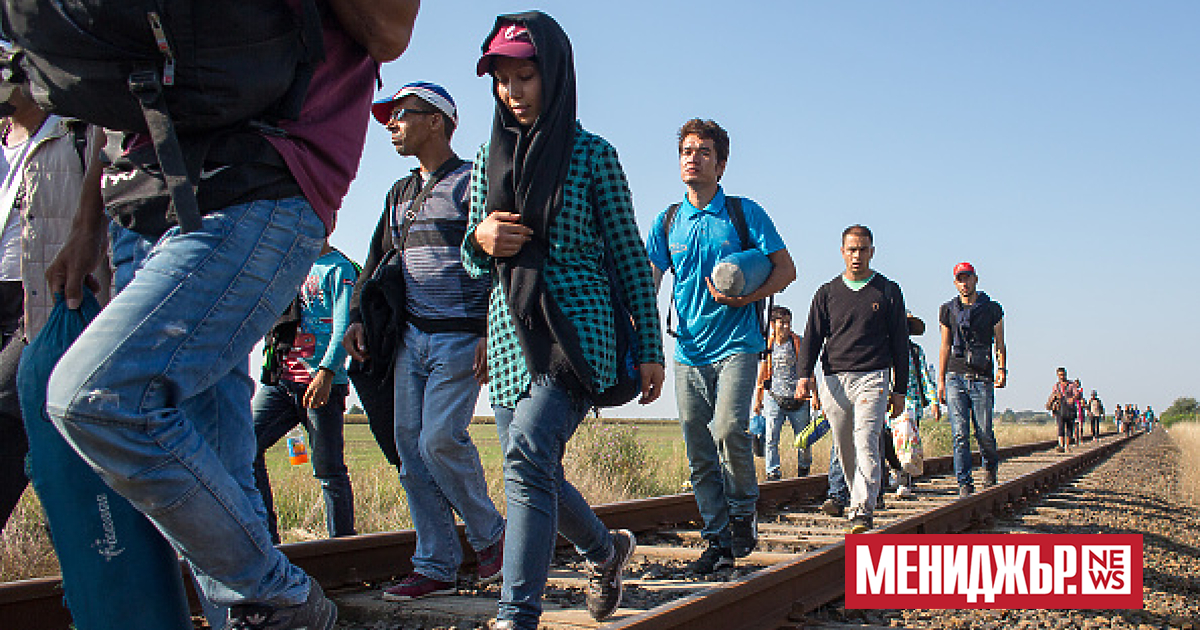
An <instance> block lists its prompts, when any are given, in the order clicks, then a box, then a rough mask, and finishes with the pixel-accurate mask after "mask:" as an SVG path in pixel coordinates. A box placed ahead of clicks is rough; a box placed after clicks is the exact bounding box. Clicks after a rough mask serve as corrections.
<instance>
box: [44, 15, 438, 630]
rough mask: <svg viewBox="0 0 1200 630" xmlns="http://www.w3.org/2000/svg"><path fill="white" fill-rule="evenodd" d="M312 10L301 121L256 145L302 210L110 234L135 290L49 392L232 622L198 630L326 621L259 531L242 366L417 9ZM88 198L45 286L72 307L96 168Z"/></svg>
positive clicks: (293, 207)
mask: <svg viewBox="0 0 1200 630" xmlns="http://www.w3.org/2000/svg"><path fill="white" fill-rule="evenodd" d="M293 4H297V3H293ZM317 4H318V7H319V8H320V9H327V10H322V11H321V13H322V15H323V18H322V19H323V22H322V33H323V36H324V42H323V43H324V50H325V57H324V60H323V61H322V62H321V64H320V65H319V66H318V67H317V69H316V71H315V73H314V75H313V77H312V82H311V83H310V85H309V90H308V97H307V98H306V101H305V103H304V105H303V107H302V109H301V112H300V116H299V117H298V120H295V121H290V122H285V123H282V124H281V127H282V128H283V130H285V131H286V132H287V135H286V137H278V138H277V137H273V136H272V137H269V138H267V140H268V141H269V142H270V143H271V146H272V147H273V148H274V150H275V151H277V152H278V154H279V156H280V157H281V158H282V161H283V162H284V164H286V170H287V175H290V177H291V179H293V180H294V186H292V187H291V190H292V191H295V190H297V189H298V190H299V192H301V193H302V194H301V195H295V194H294V192H293V193H292V196H288V197H287V198H271V197H272V196H278V194H279V193H276V195H265V194H254V193H252V194H250V195H248V196H247V198H248V199H249V200H248V201H247V200H244V199H243V200H239V202H238V203H234V204H233V205H229V206H227V207H223V208H221V209H219V210H216V211H214V212H210V213H208V214H207V215H206V216H205V217H204V221H203V224H202V226H201V227H200V228H199V229H196V230H193V231H190V232H188V233H186V234H184V233H181V232H179V231H178V230H176V229H172V230H169V231H167V232H166V234H164V235H163V236H162V237H161V238H159V239H147V238H146V237H143V236H141V235H138V234H133V233H129V232H127V231H126V232H124V233H118V238H119V239H121V241H122V242H120V243H115V245H122V244H124V245H131V247H130V249H132V250H136V251H138V252H141V254H140V255H135V256H132V257H131V259H130V260H128V261H126V264H128V265H129V266H131V267H132V268H134V269H137V274H136V275H134V276H132V280H131V281H130V282H129V284H128V285H127V286H126V287H125V288H124V289H123V290H122V292H121V295H120V296H119V299H118V300H116V301H114V303H113V304H111V305H110V307H109V308H106V309H105V310H104V311H102V312H101V313H100V315H99V316H98V317H97V318H96V319H95V320H94V321H93V322H92V323H91V325H90V326H89V327H88V328H87V329H86V330H85V331H84V332H83V334H82V335H81V336H80V337H79V338H78V339H77V340H76V341H75V344H74V345H73V346H72V347H71V349H70V350H69V351H68V352H67V353H66V355H64V357H63V359H62V360H61V361H60V362H59V363H58V367H57V368H56V369H55V371H54V373H53V375H52V376H51V378H50V384H49V388H48V395H47V405H46V407H47V411H48V412H49V414H50V416H51V418H52V420H53V421H54V424H55V425H56V427H57V428H58V429H59V431H60V432H61V433H62V434H63V437H64V438H65V439H66V440H67V442H69V443H70V444H71V445H72V447H73V448H74V449H75V450H76V451H78V452H80V453H81V454H82V455H83V456H84V458H85V459H87V460H88V461H89V463H91V464H92V466H93V467H95V468H96V469H97V472H99V474H100V475H101V476H102V477H103V478H104V479H105V481H106V482H107V483H108V484H109V485H110V486H112V488H113V489H114V490H116V491H117V492H119V493H120V494H121V495H122V496H124V497H125V498H126V499H128V500H129V502H130V503H131V504H132V505H134V506H135V507H136V508H137V509H139V510H141V511H142V512H143V513H145V515H146V517H147V518H148V519H150V520H151V521H152V522H153V523H154V524H155V526H156V527H157V528H158V529H159V530H160V531H162V532H163V533H164V534H165V535H166V536H167V537H168V538H169V539H170V540H171V541H172V542H173V543H174V545H175V547H176V548H177V549H178V550H179V552H180V553H181V554H182V555H183V557H184V558H186V559H187V561H188V562H189V564H191V566H192V570H193V573H194V574H195V575H196V576H197V584H198V585H199V587H200V590H201V591H202V592H203V595H204V596H205V598H206V599H207V600H208V601H209V602H211V603H213V604H216V605H218V606H222V607H228V608H229V614H228V623H227V624H225V623H224V622H223V621H221V620H210V621H214V622H215V623H214V625H218V626H222V625H223V626H224V627H226V628H239V629H241V628H262V629H264V630H265V629H271V630H283V629H287V628H310V629H312V630H327V629H329V628H332V627H333V624H334V621H335V620H336V617H337V610H336V608H335V607H334V605H333V603H332V602H331V601H329V599H328V598H326V597H325V596H324V594H323V593H322V591H321V588H320V586H319V585H317V583H316V581H314V580H311V579H310V578H309V577H308V576H307V575H306V574H305V573H304V572H303V571H302V570H300V569H299V568H298V567H296V566H295V565H293V564H292V563H291V562H289V561H288V559H287V558H286V557H285V556H284V555H283V554H282V553H281V552H280V551H279V550H278V549H276V548H275V547H274V546H273V545H272V544H271V539H270V536H269V535H268V533H267V527H266V523H265V520H264V519H263V504H262V500H261V498H260V497H259V496H258V494H257V492H256V491H255V490H254V480H253V476H252V473H251V462H252V460H253V457H254V432H253V428H252V427H253V424H252V420H251V413H250V395H251V393H252V391H253V387H252V384H251V382H250V381H249V378H248V376H247V374H246V373H247V364H248V356H249V353H250V351H251V349H252V348H253V347H254V344H255V343H257V342H258V340H259V339H261V338H262V337H263V335H264V334H265V333H266V332H267V330H268V329H269V328H270V327H271V324H272V323H273V322H274V321H275V318H276V317H277V316H278V315H279V313H281V312H283V310H284V308H285V307H286V306H287V305H288V303H289V302H290V301H291V300H292V298H293V297H294V296H295V294H296V290H297V288H298V287H299V285H300V282H301V280H303V278H304V276H305V274H306V273H307V272H308V269H309V268H310V267H311V266H312V263H313V261H314V260H316V258H317V255H318V253H319V252H320V249H321V245H322V243H323V241H324V239H325V237H326V236H328V234H329V233H330V232H331V231H332V230H333V226H334V219H335V212H336V209H337V208H338V206H340V205H341V199H342V197H343V196H344V195H345V192H346V190H347V189H348V188H349V185H350V181H351V180H352V179H353V178H354V175H355V173H356V171H357V169H358V162H359V158H360V157H361V153H362V147H363V139H364V138H365V135H366V127H367V123H368V121H369V112H370V106H371V97H372V90H373V88H374V80H375V76H376V70H377V68H378V64H379V63H380V62H386V61H390V60H392V59H394V58H396V57H398V56H399V55H400V54H401V53H402V52H403V51H404V49H405V48H406V47H407V46H408V41H409V37H410V36H411V31H412V25H413V22H414V21H415V19H416V13H417V8H418V6H419V1H418V0H318V3H317ZM207 167H209V165H206V168H207ZM230 168H237V167H236V166H232V167H230ZM202 181H203V180H202ZM87 182H88V183H89V186H90V187H89V190H88V191H86V192H85V195H84V197H83V199H82V200H81V204H80V209H79V214H78V216H77V218H76V220H75V223H74V225H73V227H72V232H71V234H70V236H69V237H68V240H67V244H66V246H65V247H64V248H63V254H60V256H59V258H58V259H56V260H55V261H54V262H53V263H52V264H51V266H50V268H49V270H48V271H47V274H46V275H47V279H48V281H49V283H50V287H51V290H53V291H63V292H64V293H65V295H66V297H67V302H68V304H69V305H72V307H77V306H78V304H79V302H80V296H81V292H82V290H81V285H82V283H83V279H84V277H85V275H86V273H87V271H90V270H91V269H93V268H94V267H95V264H96V261H97V260H98V259H99V256H100V251H101V247H102V245H103V243H104V233H103V226H104V224H105V223H106V221H105V219H104V213H103V208H102V205H101V202H100V198H99V182H100V173H99V171H98V169H92V170H90V171H89V173H88V179H87ZM276 190H277V189H276ZM138 239H142V241H143V242H141V243H138V242H137V241H138ZM113 587H114V588H125V585H113Z"/></svg>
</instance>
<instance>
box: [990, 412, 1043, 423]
mask: <svg viewBox="0 0 1200 630" xmlns="http://www.w3.org/2000/svg"><path fill="white" fill-rule="evenodd" d="M999 420H1000V422H1009V423H1018V424H1045V423H1047V422H1053V421H1054V418H1052V417H1051V416H1050V414H1049V413H1047V412H1045V411H1013V410H1012V409H1005V410H1004V413H1002V414H1000V418H999Z"/></svg>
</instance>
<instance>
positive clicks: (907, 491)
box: [896, 486, 917, 499]
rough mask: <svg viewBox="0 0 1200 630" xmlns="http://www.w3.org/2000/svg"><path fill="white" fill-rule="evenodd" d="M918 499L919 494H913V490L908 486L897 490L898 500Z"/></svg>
mask: <svg viewBox="0 0 1200 630" xmlns="http://www.w3.org/2000/svg"><path fill="white" fill-rule="evenodd" d="M916 497H917V493H915V492H913V489H912V488H910V487H908V486H900V487H899V488H896V498H897V499H915V498H916Z"/></svg>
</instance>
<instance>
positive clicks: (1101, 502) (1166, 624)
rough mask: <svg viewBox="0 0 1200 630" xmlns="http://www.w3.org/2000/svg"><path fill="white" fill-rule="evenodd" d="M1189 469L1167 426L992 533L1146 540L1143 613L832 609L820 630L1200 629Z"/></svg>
mask: <svg viewBox="0 0 1200 630" xmlns="http://www.w3.org/2000/svg"><path fill="white" fill-rule="evenodd" d="M1179 464H1180V453H1179V450H1178V448H1176V447H1175V445H1174V443H1173V442H1172V441H1171V440H1170V438H1169V437H1168V436H1167V435H1166V433H1164V432H1163V431H1162V430H1158V431H1156V432H1154V433H1151V434H1149V435H1144V436H1142V437H1140V438H1137V439H1135V440H1133V442H1132V443H1130V444H1129V445H1127V446H1126V447H1125V448H1123V449H1121V450H1120V451H1119V452H1117V453H1115V454H1114V455H1113V456H1112V457H1111V458H1110V459H1108V460H1106V461H1105V462H1103V463H1101V464H1099V465H1098V466H1096V467H1095V468H1093V469H1092V470H1090V471H1089V472H1087V473H1086V474H1085V475H1083V476H1082V477H1080V478H1078V479H1077V480H1076V481H1075V482H1074V483H1072V484H1069V485H1064V486H1062V487H1060V488H1058V489H1057V490H1056V491H1054V492H1052V493H1051V494H1050V496H1049V499H1050V500H1049V501H1047V502H1046V503H1047V504H1045V505H1042V504H1040V503H1039V505H1034V506H1031V507H1029V508H1027V509H1024V510H1022V511H1021V512H1018V513H1015V514H1013V515H1011V516H1007V517H1002V518H999V519H997V521H996V523H995V526H994V528H993V529H992V530H989V531H993V532H994V531H1004V532H1009V531H1024V532H1030V533H1047V534H1142V536H1143V545H1144V553H1145V556H1144V565H1143V578H1142V580H1143V597H1144V602H1145V608H1144V609H1143V610H1071V611H1066V610H995V611H987V610H903V611H859V610H845V609H844V608H841V607H840V606H829V607H826V608H823V609H821V610H820V611H817V612H816V613H814V614H813V615H812V616H811V617H810V618H809V621H810V622H811V627H815V628H837V627H842V628H848V627H857V628H863V627H864V626H865V627H902V628H946V629H966V628H984V629H997V630H999V629H1008V628H1015V629H1020V628H1053V629H1066V628H1072V629H1074V628H1078V629H1093V628H1094V629H1097V630H1099V629H1107V628H1120V629H1135V630H1151V629H1155V630H1157V629H1167V628H1170V629H1179V630H1200V506H1197V505H1195V504H1191V503H1189V502H1188V501H1187V500H1185V499H1183V498H1182V495H1181V494H1180V492H1179V485H1178V479H1179V474H1180V473H1179V471H1180V467H1179ZM981 533H988V532H981Z"/></svg>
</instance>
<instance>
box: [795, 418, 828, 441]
mask: <svg viewBox="0 0 1200 630" xmlns="http://www.w3.org/2000/svg"><path fill="white" fill-rule="evenodd" d="M826 433H829V420H828V419H826V418H825V412H823V411H818V412H817V417H816V418H813V419H812V420H811V421H810V422H809V423H808V424H807V425H805V426H804V428H803V429H800V432H799V433H797V434H796V448H802V449H806V448H811V447H812V445H813V444H815V443H816V441H817V440H819V439H821V438H823V437H825V434H826Z"/></svg>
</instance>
